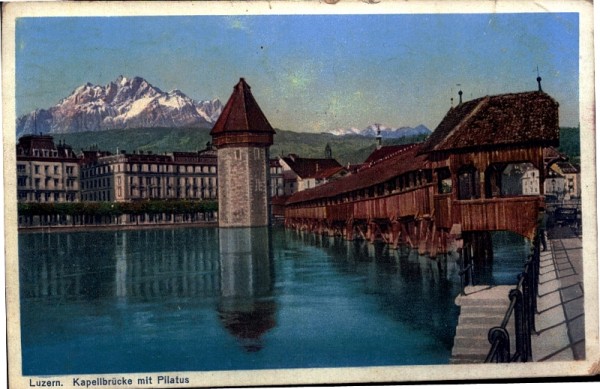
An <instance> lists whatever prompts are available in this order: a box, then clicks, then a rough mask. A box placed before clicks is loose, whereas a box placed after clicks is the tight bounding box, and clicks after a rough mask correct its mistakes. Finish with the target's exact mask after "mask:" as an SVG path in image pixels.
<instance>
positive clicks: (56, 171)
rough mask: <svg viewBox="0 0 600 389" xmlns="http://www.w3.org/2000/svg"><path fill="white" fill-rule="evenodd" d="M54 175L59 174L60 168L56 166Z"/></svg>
mask: <svg viewBox="0 0 600 389" xmlns="http://www.w3.org/2000/svg"><path fill="white" fill-rule="evenodd" d="M54 174H58V166H54Z"/></svg>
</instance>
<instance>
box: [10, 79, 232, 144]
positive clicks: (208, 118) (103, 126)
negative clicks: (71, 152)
mask: <svg viewBox="0 0 600 389" xmlns="http://www.w3.org/2000/svg"><path fill="white" fill-rule="evenodd" d="M222 109H223V104H222V103H221V102H220V101H219V100H218V99H214V100H206V101H196V100H193V99H191V98H189V97H188V96H186V95H185V94H184V93H183V92H181V91H180V90H177V89H176V90H173V91H170V92H163V91H162V90H160V89H159V88H157V87H155V86H153V85H152V84H150V83H148V81H146V80H145V79H143V78H141V77H133V78H126V77H123V76H119V77H118V78H117V79H116V80H115V81H113V82H111V83H109V84H108V85H106V86H100V85H92V84H91V83H87V84H84V85H81V86H80V87H78V88H76V89H75V90H74V91H73V92H72V93H71V94H70V95H69V96H68V97H67V98H65V99H63V100H61V101H60V102H59V103H58V104H57V105H55V106H53V107H51V108H48V109H37V110H35V111H33V112H31V113H29V114H26V115H23V116H21V117H19V118H18V119H17V136H22V135H26V134H38V133H42V134H46V133H49V134H64V133H75V132H87V131H102V130H109V129H115V128H125V129H127V128H143V127H145V128H148V127H173V128H181V127H204V128H206V127H210V126H212V124H214V123H215V121H216V120H217V118H218V117H219V115H220V114H221V111H222Z"/></svg>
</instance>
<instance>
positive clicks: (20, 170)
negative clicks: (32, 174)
mask: <svg viewBox="0 0 600 389" xmlns="http://www.w3.org/2000/svg"><path fill="white" fill-rule="evenodd" d="M25 170H26V167H25V165H24V164H22V163H20V164H18V165H17V173H19V174H24V173H25Z"/></svg>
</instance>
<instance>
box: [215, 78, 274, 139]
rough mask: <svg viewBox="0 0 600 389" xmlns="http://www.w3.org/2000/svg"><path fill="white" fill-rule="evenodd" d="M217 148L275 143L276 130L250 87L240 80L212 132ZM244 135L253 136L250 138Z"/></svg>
mask: <svg viewBox="0 0 600 389" xmlns="http://www.w3.org/2000/svg"><path fill="white" fill-rule="evenodd" d="M210 134H211V135H212V136H213V140H214V143H215V145H216V146H217V147H219V146H224V145H226V144H229V145H231V144H233V143H236V144H239V143H261V144H265V143H268V144H269V145H270V144H272V143H273V134H275V130H273V127H271V124H269V121H268V120H267V118H266V117H265V115H264V114H263V112H262V111H261V109H260V107H259V106H258V103H257V102H256V100H255V99H254V96H252V92H251V91H250V85H248V84H247V83H246V80H244V79H243V78H240V82H238V83H237V85H236V86H234V87H233V93H232V94H231V97H230V98H229V100H228V101H227V104H225V108H223V112H221V116H219V119H218V120H217V122H216V123H215V125H214V127H213V129H212V130H211V131H210ZM242 134H248V135H250V134H251V135H252V136H249V137H244V136H240V135H242ZM261 135H262V136H261Z"/></svg>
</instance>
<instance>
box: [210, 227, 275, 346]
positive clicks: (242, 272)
mask: <svg viewBox="0 0 600 389" xmlns="http://www.w3.org/2000/svg"><path fill="white" fill-rule="evenodd" d="M219 252H220V265H221V266H220V267H221V291H220V292H221V296H220V299H219V303H218V307H217V310H218V312H219V319H220V320H221V322H222V323H223V326H224V327H225V328H226V329H227V331H229V333H230V334H232V335H233V336H235V337H236V338H237V339H238V341H239V342H240V344H241V345H242V347H243V348H244V349H245V350H246V351H248V352H256V351H259V350H261V349H262V348H263V346H264V344H263V343H264V338H263V336H264V335H265V334H266V333H267V331H269V330H270V329H271V328H273V327H274V326H275V310H276V304H275V300H274V296H273V285H274V278H275V275H274V266H273V261H272V249H271V236H270V231H269V229H268V228H267V227H253V228H220V229H219Z"/></svg>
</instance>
